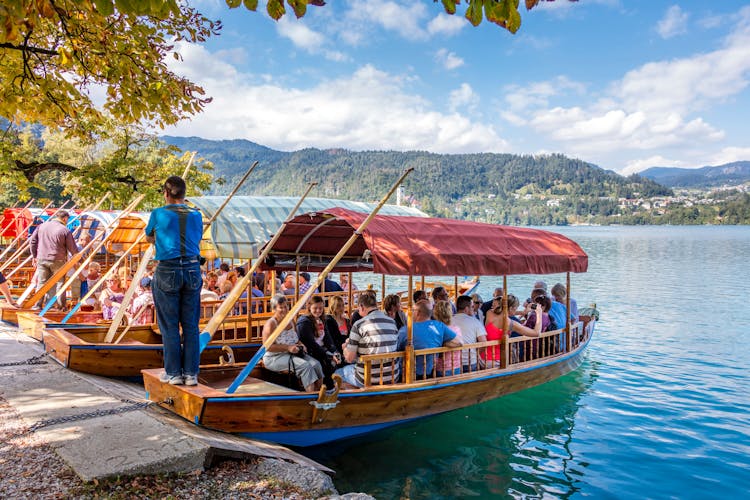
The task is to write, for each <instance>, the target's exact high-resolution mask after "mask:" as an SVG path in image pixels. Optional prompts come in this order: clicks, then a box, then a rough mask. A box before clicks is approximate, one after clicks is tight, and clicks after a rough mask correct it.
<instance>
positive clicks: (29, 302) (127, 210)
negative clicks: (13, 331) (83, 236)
mask: <svg viewBox="0 0 750 500" xmlns="http://www.w3.org/2000/svg"><path fill="white" fill-rule="evenodd" d="M145 197H146V195H145V194H142V195H139V196H138V197H137V198H136V199H135V200H133V201H132V202H131V203H130V204H129V205H128V206H127V207H125V210H123V211H122V212H120V213H119V214H118V215H117V217H115V218H114V219H113V220H112V221H111V222H110V223H109V224H107V226H106V227H105V228H104V234H105V235H106V233H107V230H108V229H109V228H110V227H111V226H113V225H114V224H115V223H116V222H117V221H118V220H120V218H121V217H122V216H124V215H127V214H129V213H130V212H132V211H133V209H134V208H135V207H136V206H137V205H138V204H139V203H140V202H141V201H143V198H145ZM106 240H107V237H106V236H105V237H104V238H102V239H101V241H100V242H97V241H96V240H95V239H94V240H91V241H90V242H89V243H88V244H87V245H86V246H85V247H83V249H82V250H80V251H79V252H78V253H77V254H75V255H73V256H72V257H71V258H70V260H69V261H68V262H66V263H65V265H64V266H63V267H61V268H60V270H59V271H57V272H56V273H55V274H54V275H53V276H52V277H51V278H50V279H49V280H47V282H46V283H45V284H44V285H42V286H41V287H40V288H39V289H38V290H37V291H36V293H34V295H32V296H31V297H30V298H28V299H26V301H25V302H24V303H23V304H22V308H23V309H28V308H29V307H31V306H33V305H34V304H36V303H37V302H38V301H39V300H40V299H41V298H42V297H44V295H45V294H46V293H47V292H49V291H50V290H51V289H52V287H53V286H55V284H56V283H57V282H58V281H60V278H62V277H63V276H65V275H66V274H67V272H68V271H70V270H71V269H72V268H73V266H75V265H76V264H77V263H78V261H80V260H81V258H82V257H83V255H85V254H86V252H88V251H90V250H91V249H92V248H93V247H96V250H93V252H92V254H91V255H92V256H93V253H95V252H97V251H99V249H100V248H101V247H102V246H104V243H105V242H106ZM50 302H51V301H50Z"/></svg>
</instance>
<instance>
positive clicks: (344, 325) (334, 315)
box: [326, 295, 352, 355]
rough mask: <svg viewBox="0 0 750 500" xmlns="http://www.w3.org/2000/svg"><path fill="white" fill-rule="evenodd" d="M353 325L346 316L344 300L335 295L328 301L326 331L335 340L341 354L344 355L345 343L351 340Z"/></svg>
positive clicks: (334, 342)
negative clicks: (350, 333)
mask: <svg viewBox="0 0 750 500" xmlns="http://www.w3.org/2000/svg"><path fill="white" fill-rule="evenodd" d="M351 329H352V324H351V322H350V321H349V317H348V316H347V315H346V306H345V304H344V299H343V298H342V297H341V296H339V295H334V296H333V297H331V298H329V299H328V315H326V330H327V331H328V333H329V334H330V335H331V337H332V338H333V344H334V345H335V346H336V350H337V351H338V352H339V354H342V355H343V354H344V351H343V347H342V345H343V343H344V342H346V341H347V340H348V339H349V331H350V330H351Z"/></svg>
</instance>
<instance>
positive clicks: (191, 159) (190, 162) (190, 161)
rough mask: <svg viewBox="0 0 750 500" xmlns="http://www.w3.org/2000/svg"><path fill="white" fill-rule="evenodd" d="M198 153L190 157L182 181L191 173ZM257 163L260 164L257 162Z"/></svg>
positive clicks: (194, 152) (195, 152)
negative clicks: (191, 167)
mask: <svg viewBox="0 0 750 500" xmlns="http://www.w3.org/2000/svg"><path fill="white" fill-rule="evenodd" d="M197 153H198V151H193V154H191V155H190V159H189V160H188V164H187V166H186V167H185V171H184V172H182V180H183V181H184V180H185V179H186V178H187V175H188V172H190V166H191V165H192V164H193V160H194V159H195V155H196V154H197ZM255 163H258V162H257V161H256V162H255Z"/></svg>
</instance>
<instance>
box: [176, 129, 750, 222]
mask: <svg viewBox="0 0 750 500" xmlns="http://www.w3.org/2000/svg"><path fill="white" fill-rule="evenodd" d="M161 139H162V140H163V141H165V142H167V143H168V144H169V145H171V146H175V147H177V148H180V149H182V150H183V151H199V152H200V155H201V156H202V157H204V158H205V159H206V160H208V161H210V162H211V163H212V164H213V167H214V171H213V173H214V175H215V176H216V177H217V178H222V179H224V180H225V185H224V187H221V186H217V187H214V188H213V190H212V193H211V194H226V192H227V190H228V189H229V188H228V187H227V186H231V185H233V182H234V181H235V180H236V179H238V178H239V176H241V175H242V173H243V172H244V169H245V168H246V166H247V165H248V164H249V163H251V162H252V161H255V160H258V161H259V162H260V164H261V168H262V169H263V172H264V174H263V175H262V176H260V177H259V178H258V179H257V181H256V182H253V183H252V184H251V185H248V186H247V187H246V188H244V189H243V190H242V192H241V193H240V194H252V195H266V194H274V195H278V196H285V195H286V196H297V195H298V194H299V193H300V192H302V190H303V188H304V186H305V184H306V183H308V182H310V181H312V180H315V181H318V182H319V183H320V184H319V187H318V188H317V189H316V192H315V193H313V194H312V196H320V197H326V198H343V199H349V200H360V201H370V200H373V199H375V198H377V195H376V193H380V192H382V191H383V189H384V188H385V187H386V186H387V184H388V179H390V178H393V176H394V175H398V172H399V171H400V169H402V168H403V167H414V168H415V173H414V175H413V176H411V177H410V178H409V179H407V180H406V181H405V182H404V185H403V190H402V191H401V196H400V199H401V202H402V204H405V205H412V206H414V207H416V208H419V209H421V210H423V211H424V212H426V213H427V214H428V215H431V216H434V217H448V218H455V219H465V220H474V221H479V222H488V223H495V224H507V225H521V226H527V225H531V226H554V225H573V224H592V225H608V224H619V225H646V224H673V225H696V224H727V225H736V224H750V177H748V178H745V177H743V175H744V174H742V175H739V174H738V173H737V169H736V168H735V169H726V170H727V171H730V170H731V171H732V173H730V174H726V175H724V176H723V177H722V174H721V172H720V170H721V169H720V168H719V167H715V171H714V172H713V173H712V174H711V175H710V176H709V175H707V176H706V179H705V185H704V186H703V187H701V186H700V185H699V183H698V181H697V180H696V179H695V178H693V179H691V180H692V184H691V185H690V186H689V187H674V188H672V187H669V186H666V185H662V184H659V183H657V182H655V181H654V180H651V179H649V178H646V177H643V176H640V175H631V176H628V177H623V176H621V175H619V174H617V173H615V172H613V171H611V170H605V169H603V168H600V167H598V166H596V165H593V164H590V163H587V162H585V161H582V160H578V159H573V158H568V157H566V156H564V155H560V154H549V155H513V154H494V153H477V154H436V153H429V152H425V151H407V152H399V151H349V150H344V149H327V150H320V149H315V148H307V149H302V150H299V151H292V152H284V151H277V150H274V149H271V148H268V147H265V146H262V145H259V144H256V143H253V142H251V141H247V140H239V139H238V140H223V141H220V140H208V139H202V138H198V137H171V136H164V137H162V138H161ZM743 172H744V170H743ZM676 180H677V181H678V180H679V179H676ZM722 180H723V181H724V182H723V183H722ZM394 202H396V200H395V199H391V203H394Z"/></svg>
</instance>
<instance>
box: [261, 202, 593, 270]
mask: <svg viewBox="0 0 750 500" xmlns="http://www.w3.org/2000/svg"><path fill="white" fill-rule="evenodd" d="M365 218H367V214H363V213H359V212H353V211H351V210H346V209H343V208H332V209H327V210H324V211H320V212H316V213H311V214H303V215H300V216H297V217H295V218H294V219H292V220H291V221H290V222H289V223H288V224H287V226H286V228H285V229H284V231H283V232H282V234H281V236H280V237H279V239H278V240H277V242H276V244H275V245H274V248H273V250H272V252H271V255H272V256H273V258H274V260H275V265H274V266H273V267H274V268H275V269H294V267H295V265H294V262H295V260H296V258H299V260H300V262H301V269H302V270H309V271H320V270H322V269H323V268H324V267H325V265H326V264H327V263H328V262H330V260H331V258H332V257H333V256H334V255H336V253H337V252H338V251H339V250H340V249H341V248H342V247H343V246H344V243H345V242H346V241H347V240H348V239H349V237H350V236H351V235H352V233H353V232H354V230H356V228H358V227H359V226H360V224H361V223H362V222H363V221H364V220H365ZM587 268H588V256H587V255H586V253H585V252H584V251H583V250H582V249H581V247H580V246H578V244H577V243H576V242H574V241H572V240H570V239H568V238H566V237H565V236H562V235H560V234H557V233H552V232H549V231H543V230H539V229H529V228H521V227H510V226H499V225H494V224H483V223H480V222H469V221H460V220H453V219H435V218H425V217H403V216H387V215H383V216H380V215H378V216H375V218H374V219H373V220H372V222H370V224H369V226H368V227H367V229H366V230H365V231H364V233H363V235H362V237H360V238H359V239H358V240H357V242H355V244H354V245H353V246H352V247H351V248H350V249H349V251H348V252H347V253H346V256H345V259H344V260H343V261H342V263H340V264H339V265H337V267H336V269H335V270H336V271H365V270H367V271H373V272H375V273H379V274H389V275H402V276H405V275H409V274H411V275H415V276H421V275H435V276H454V275H475V274H476V275H485V276H502V275H512V274H552V273H560V272H567V271H571V272H585V271H586V269H587Z"/></svg>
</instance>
